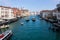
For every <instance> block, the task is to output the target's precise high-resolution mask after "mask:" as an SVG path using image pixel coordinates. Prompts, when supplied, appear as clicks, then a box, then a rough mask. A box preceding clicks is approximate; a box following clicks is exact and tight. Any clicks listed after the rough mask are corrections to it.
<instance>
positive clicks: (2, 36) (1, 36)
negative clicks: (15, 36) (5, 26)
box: [0, 30, 12, 40]
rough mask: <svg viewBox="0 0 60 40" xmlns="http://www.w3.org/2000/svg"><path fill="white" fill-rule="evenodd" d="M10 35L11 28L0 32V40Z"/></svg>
mask: <svg viewBox="0 0 60 40" xmlns="http://www.w3.org/2000/svg"><path fill="white" fill-rule="evenodd" d="M11 35H12V31H11V30H7V31H5V32H4V33H2V34H0V40H7V39H8V38H9V37H10V36H11Z"/></svg>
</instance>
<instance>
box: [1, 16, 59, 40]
mask: <svg viewBox="0 0 60 40" xmlns="http://www.w3.org/2000/svg"><path fill="white" fill-rule="evenodd" d="M27 18H28V19H29V20H27ZM32 18H35V19H32ZM49 27H53V25H52V24H51V23H50V22H46V21H45V20H42V19H40V18H39V17H38V16H29V17H24V18H21V19H19V20H18V21H16V22H14V23H11V24H9V28H5V29H0V32H3V31H5V30H8V29H10V30H12V33H13V35H12V36H11V37H10V40H60V33H59V32H54V31H53V30H50V29H49Z"/></svg>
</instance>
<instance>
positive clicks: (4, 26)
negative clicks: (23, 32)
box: [0, 25, 9, 29]
mask: <svg viewBox="0 0 60 40" xmlns="http://www.w3.org/2000/svg"><path fill="white" fill-rule="evenodd" d="M4 28H9V25H2V26H0V29H4Z"/></svg>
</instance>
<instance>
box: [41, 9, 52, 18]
mask: <svg viewBox="0 0 60 40" xmlns="http://www.w3.org/2000/svg"><path fill="white" fill-rule="evenodd" d="M50 16H52V13H51V10H42V11H40V17H42V18H47V17H50Z"/></svg>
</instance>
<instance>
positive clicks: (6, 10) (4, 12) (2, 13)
mask: <svg viewBox="0 0 60 40" xmlns="http://www.w3.org/2000/svg"><path fill="white" fill-rule="evenodd" d="M13 17H14V14H13V10H12V8H11V7H5V6H0V18H1V19H5V18H13Z"/></svg>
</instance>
